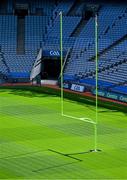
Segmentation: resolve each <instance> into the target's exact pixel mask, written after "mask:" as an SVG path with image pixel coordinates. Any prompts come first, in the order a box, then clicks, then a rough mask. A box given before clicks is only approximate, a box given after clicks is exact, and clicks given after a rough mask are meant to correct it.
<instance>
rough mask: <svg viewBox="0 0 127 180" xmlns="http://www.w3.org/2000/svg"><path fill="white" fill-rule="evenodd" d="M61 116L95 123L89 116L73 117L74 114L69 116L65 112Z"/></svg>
mask: <svg viewBox="0 0 127 180" xmlns="http://www.w3.org/2000/svg"><path fill="white" fill-rule="evenodd" d="M62 116H64V117H68V118H71V119H77V120H80V121H83V122H88V123H91V124H96V123H95V122H94V121H92V120H91V119H89V118H78V117H74V116H70V115H66V114H62Z"/></svg>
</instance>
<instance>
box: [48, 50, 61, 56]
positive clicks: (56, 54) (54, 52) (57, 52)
mask: <svg viewBox="0 0 127 180" xmlns="http://www.w3.org/2000/svg"><path fill="white" fill-rule="evenodd" d="M50 56H60V53H59V51H50Z"/></svg>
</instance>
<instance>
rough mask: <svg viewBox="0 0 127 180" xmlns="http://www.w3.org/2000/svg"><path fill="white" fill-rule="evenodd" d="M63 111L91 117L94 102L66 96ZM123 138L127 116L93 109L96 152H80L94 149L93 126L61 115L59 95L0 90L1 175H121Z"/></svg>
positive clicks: (125, 167) (126, 158)
mask: <svg viewBox="0 0 127 180" xmlns="http://www.w3.org/2000/svg"><path fill="white" fill-rule="evenodd" d="M64 111H65V113H66V114H68V115H73V116H76V117H89V118H92V119H93V120H94V117H95V107H94V106H91V105H86V104H81V103H78V102H73V101H70V100H65V101H64ZM126 139H127V114H126V113H122V112H119V111H111V110H108V109H105V108H99V124H98V148H99V149H101V150H102V151H101V152H98V153H82V152H87V151H88V150H90V149H93V148H94V127H93V125H92V124H89V123H84V122H82V121H79V120H74V119H70V118H67V117H61V115H60V98H59V97H57V96H53V95H47V94H38V93H34V92H30V91H22V90H0V178H1V179H4V178H10V179H22V178H23V179H39V178H43V179H127V141H126ZM51 150H53V151H57V152H59V153H55V152H53V151H51ZM60 153H61V154H60ZM62 153H63V154H72V155H70V156H64V155H63V154H62Z"/></svg>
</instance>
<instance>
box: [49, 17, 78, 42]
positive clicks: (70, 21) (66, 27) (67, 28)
mask: <svg viewBox="0 0 127 180" xmlns="http://www.w3.org/2000/svg"><path fill="white" fill-rule="evenodd" d="M80 20H81V17H71V16H64V17H63V23H62V24H63V37H65V38H67V37H69V36H70V35H71V33H72V32H73V31H74V29H75V28H76V26H77V25H78V23H79V22H80ZM47 37H59V38H60V17H59V16H58V17H57V19H56V20H55V21H54V23H53V26H52V27H50V26H49V27H48V29H47Z"/></svg>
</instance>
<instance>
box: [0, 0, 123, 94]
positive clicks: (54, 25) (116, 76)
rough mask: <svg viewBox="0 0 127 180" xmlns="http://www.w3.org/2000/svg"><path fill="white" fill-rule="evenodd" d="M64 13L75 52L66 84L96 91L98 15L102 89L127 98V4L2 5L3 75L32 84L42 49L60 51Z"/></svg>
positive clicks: (68, 45) (66, 43) (66, 44)
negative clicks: (60, 14) (96, 19)
mask: <svg viewBox="0 0 127 180" xmlns="http://www.w3.org/2000/svg"><path fill="white" fill-rule="evenodd" d="M60 11H62V12H63V48H64V50H66V51H67V50H68V49H70V54H69V56H68V58H67V60H66V64H65V68H64V81H65V82H75V83H78V84H83V85H85V86H86V87H88V89H90V87H92V88H93V87H95V61H94V59H95V21H94V14H95V12H97V14H98V25H99V29H98V41H99V46H98V57H99V61H98V62H99V69H98V74H99V88H100V89H106V90H108V91H112V92H121V93H124V94H126V93H127V80H126V77H127V59H126V55H127V53H126V46H127V22H126V20H127V7H126V6H117V5H101V6H100V5H98V4H91V5H90V4H89V6H88V5H87V4H86V3H85V2H84V1H71V0H70V1H69V0H66V1H63V0H62V1H55V0H53V1H50V0H47V1H42V0H36V1H34V0H31V1H21V0H17V1H15V4H14V1H13V0H11V1H8V2H7V3H2V2H1V6H0V14H1V15H0V47H1V49H0V73H1V74H2V75H5V76H7V77H8V78H10V79H12V80H13V79H14V80H16V81H17V82H22V81H25V82H27V81H29V76H30V72H31V69H32V66H33V63H34V61H35V58H36V56H37V52H38V51H39V49H40V48H41V47H42V48H43V49H44V50H59V49H60V36H59V34H60V19H59V12H60ZM21 12H22V13H21ZM70 22H71V23H70ZM123 25H124V28H123ZM0 77H1V76H0Z"/></svg>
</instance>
